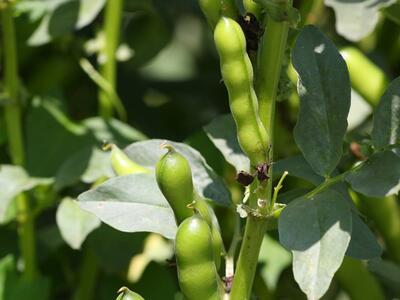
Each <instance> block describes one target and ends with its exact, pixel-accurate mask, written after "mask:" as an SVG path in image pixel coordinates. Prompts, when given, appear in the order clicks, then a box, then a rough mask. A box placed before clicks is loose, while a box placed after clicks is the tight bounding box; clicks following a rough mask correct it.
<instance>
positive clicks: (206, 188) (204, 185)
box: [125, 139, 231, 206]
mask: <svg viewBox="0 0 400 300" xmlns="http://www.w3.org/2000/svg"><path fill="white" fill-rule="evenodd" d="M163 142H167V143H169V144H171V145H172V146H173V147H174V148H175V149H176V150H177V151H178V152H179V153H180V154H182V155H183V156H184V157H185V158H186V159H187V160H188V161H189V163H190V167H191V169H192V176H193V183H194V186H195V187H196V190H197V192H199V194H200V195H202V196H203V197H206V198H210V199H212V200H214V201H216V203H218V204H221V205H225V206H228V205H230V204H231V198H230V193H229V191H228V189H227V188H226V186H225V184H224V183H223V181H222V180H221V178H220V177H219V176H218V175H217V174H216V173H215V172H214V171H213V170H212V169H211V167H210V166H209V165H208V164H207V163H206V161H205V159H204V158H203V156H201V154H200V153H199V152H198V151H197V150H195V149H193V148H192V147H190V146H188V145H185V144H182V143H176V142H172V141H167V140H157V139H153V140H147V141H142V142H137V143H133V144H131V145H129V146H128V147H127V148H126V149H125V152H126V154H127V155H128V156H129V157H130V158H131V159H132V160H133V161H135V162H136V163H138V164H140V165H142V166H145V167H148V168H154V166H155V165H156V163H157V162H158V160H159V159H160V157H161V156H162V155H163V154H165V153H166V150H164V149H161V148H160V145H161V144H162V143H163Z"/></svg>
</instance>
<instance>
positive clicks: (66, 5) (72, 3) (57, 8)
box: [20, 0, 105, 46]
mask: <svg viewBox="0 0 400 300" xmlns="http://www.w3.org/2000/svg"><path fill="white" fill-rule="evenodd" d="M24 2H28V1H22V3H21V4H20V6H21V5H22V11H23V12H28V13H30V15H31V16H32V14H34V13H32V12H30V11H29V10H28V9H32V10H36V9H38V10H39V11H40V13H41V14H44V16H43V18H42V20H41V22H40V24H39V26H38V27H37V28H36V30H35V31H34V32H33V33H32V35H31V36H30V37H29V39H28V45H30V46H40V45H43V44H46V43H48V42H50V41H51V40H52V39H54V38H56V37H59V36H61V35H64V34H67V33H70V32H73V31H74V30H78V29H81V28H83V27H85V26H87V25H89V24H90V23H91V22H92V21H93V20H94V18H95V17H96V16H97V15H98V14H99V12H100V11H101V9H102V8H103V6H104V4H105V0H58V1H54V0H47V1H35V2H36V3H37V5H36V6H35V5H32V4H31V5H28V6H24ZM43 2H44V3H45V4H44V3H43ZM43 5H45V7H43ZM44 9H45V12H43V10H44Z"/></svg>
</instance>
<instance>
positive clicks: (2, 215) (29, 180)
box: [0, 165, 53, 223]
mask: <svg viewBox="0 0 400 300" xmlns="http://www.w3.org/2000/svg"><path fill="white" fill-rule="evenodd" d="M52 182H53V181H52V180H51V179H47V178H34V177H29V175H28V174H27V173H26V171H25V170H24V169H23V168H21V167H17V166H11V165H1V166H0V191H1V193H0V223H4V222H7V221H9V220H8V216H7V209H8V208H9V206H10V205H11V202H12V201H13V199H15V197H16V196H17V195H19V194H20V193H22V192H25V191H29V190H31V189H33V188H34V187H36V186H39V185H49V184H51V183H52Z"/></svg>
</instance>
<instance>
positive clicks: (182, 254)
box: [175, 214, 220, 300]
mask: <svg viewBox="0 0 400 300" xmlns="http://www.w3.org/2000/svg"><path fill="white" fill-rule="evenodd" d="M175 254H176V263H177V267H178V280H179V286H180V288H181V291H182V293H183V294H184V296H185V298H186V299H187V300H217V299H220V297H219V289H218V274H217V270H216V268H215V264H214V257H213V248H212V243H211V231H210V227H209V226H208V224H207V222H206V221H204V220H203V219H202V217H201V216H200V215H199V214H195V215H193V216H192V217H190V218H188V219H186V220H185V221H183V222H182V223H181V225H180V226H179V228H178V231H177V233H176V238H175Z"/></svg>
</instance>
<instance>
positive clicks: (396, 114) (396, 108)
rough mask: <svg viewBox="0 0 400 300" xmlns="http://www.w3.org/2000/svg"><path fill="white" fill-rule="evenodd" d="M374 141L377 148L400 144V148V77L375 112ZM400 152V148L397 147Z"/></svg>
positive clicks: (390, 87) (390, 86)
mask: <svg viewBox="0 0 400 300" xmlns="http://www.w3.org/2000/svg"><path fill="white" fill-rule="evenodd" d="M371 135H372V142H373V144H374V146H375V147H376V148H384V147H386V146H389V145H393V144H398V145H399V148H400V77H397V78H396V79H395V80H393V81H392V82H391V83H390V85H389V86H388V88H387V89H386V91H385V93H384V94H383V96H382V99H381V101H380V102H379V105H378V107H377V108H376V110H375V113H374V127H373V129H372V134H371ZM397 150H398V151H399V152H398V153H400V149H397Z"/></svg>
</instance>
